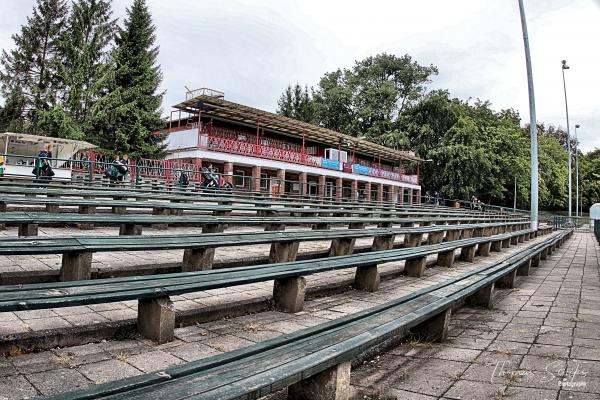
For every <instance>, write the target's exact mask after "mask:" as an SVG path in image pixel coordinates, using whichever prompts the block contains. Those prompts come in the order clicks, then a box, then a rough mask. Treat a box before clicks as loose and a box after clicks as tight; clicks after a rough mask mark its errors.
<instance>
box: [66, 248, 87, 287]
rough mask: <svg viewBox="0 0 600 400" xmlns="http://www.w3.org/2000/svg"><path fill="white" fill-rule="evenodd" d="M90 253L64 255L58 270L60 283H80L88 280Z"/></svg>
mask: <svg viewBox="0 0 600 400" xmlns="http://www.w3.org/2000/svg"><path fill="white" fill-rule="evenodd" d="M91 269H92V253H90V252H81V253H64V254H63V256H62V265H61V268H60V280H61V281H82V280H86V279H90V275H91Z"/></svg>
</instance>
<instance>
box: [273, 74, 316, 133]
mask: <svg viewBox="0 0 600 400" xmlns="http://www.w3.org/2000/svg"><path fill="white" fill-rule="evenodd" d="M277 113H278V114H279V115H283V116H285V117H288V118H294V119H297V120H299V121H304V122H310V123H315V122H316V111H315V104H314V101H313V98H312V96H311V94H310V92H309V91H308V86H304V89H302V86H300V84H298V83H296V86H294V87H293V88H292V86H291V85H288V87H287V88H286V89H285V92H283V93H282V94H281V96H280V97H279V100H278V101H277Z"/></svg>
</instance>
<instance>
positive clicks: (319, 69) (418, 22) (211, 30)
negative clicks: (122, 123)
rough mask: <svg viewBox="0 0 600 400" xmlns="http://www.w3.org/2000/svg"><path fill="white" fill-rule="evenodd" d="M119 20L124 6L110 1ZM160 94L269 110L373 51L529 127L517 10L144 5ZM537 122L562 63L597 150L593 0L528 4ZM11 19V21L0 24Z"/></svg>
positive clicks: (596, 9)
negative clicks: (156, 52)
mask: <svg viewBox="0 0 600 400" xmlns="http://www.w3.org/2000/svg"><path fill="white" fill-rule="evenodd" d="M2 3H3V14H4V16H5V18H3V22H2V25H1V26H0V47H2V48H7V47H10V46H12V42H11V40H10V35H11V34H12V33H14V32H16V31H18V29H19V27H20V25H21V24H22V23H24V22H25V19H26V17H27V15H28V14H29V13H30V12H31V8H32V7H33V4H34V2H33V1H32V0H30V1H23V0H3V1H2ZM113 4H114V9H115V15H116V16H117V17H123V16H124V15H125V8H126V7H127V6H128V5H129V4H130V0H114V3H113ZM148 4H149V6H150V8H151V11H152V14H153V18H154V22H155V24H156V26H157V37H158V41H159V44H160V49H161V53H160V63H161V66H162V70H163V73H164V82H163V88H164V89H165V90H166V91H167V93H166V96H165V100H164V105H163V107H164V111H165V113H168V111H169V110H170V106H171V105H173V104H176V103H178V102H179V101H181V100H182V99H184V97H185V95H184V93H185V89H184V85H187V86H189V87H202V86H207V87H211V88H214V89H217V90H222V91H224V92H225V96H226V98H228V99H230V100H233V101H237V102H240V103H244V104H248V105H251V106H254V107H258V108H262V109H266V110H270V111H274V110H275V108H276V105H277V99H278V97H279V95H280V93H281V92H282V91H283V89H284V88H285V86H287V84H288V83H292V84H293V83H296V82H299V83H301V84H302V83H307V84H309V85H316V83H317V82H318V79H319V77H320V76H322V75H323V73H325V72H326V71H331V70H334V69H336V68H338V67H349V66H351V65H352V64H353V63H354V61H355V60H358V59H361V58H364V57H366V56H369V55H372V54H377V53H379V52H384V51H385V52H388V53H394V54H399V55H401V54H404V53H409V54H411V55H412V56H413V57H414V58H416V59H417V60H418V61H419V62H421V63H423V64H429V63H433V64H435V65H437V66H438V68H439V70H440V74H439V76H438V77H436V78H435V80H434V82H433V83H432V88H447V89H449V90H450V92H451V93H452V95H454V96H457V97H460V98H464V99H466V98H469V97H472V98H481V99H489V100H490V101H491V102H492V103H493V105H494V107H495V108H498V109H500V108H507V107H514V108H516V109H518V110H519V112H520V114H521V116H522V118H523V121H524V122H526V121H528V120H529V112H528V95H527V77H526V72H525V62H524V53H523V39H522V36H521V26H520V20H519V13H518V7H517V3H516V1H509V2H505V1H502V2H492V1H481V0H455V1H444V0H422V1H419V2H410V3H409V2H404V1H402V2H389V1H383V0H371V1H369V2H365V1H348V0H347V1H342V0H329V1H323V0H319V1H317V0H304V1H299V0H297V1H293V0H287V1H281V0H245V1H242V0H234V1H227V2H223V1H218V0H203V1H201V2H199V1H194V0H170V1H164V0H148ZM525 7H526V13H527V20H528V28H529V36H530V41H531V49H532V63H533V73H534V83H535V91H536V106H537V118H538V121H540V122H545V123H552V124H555V125H558V124H560V125H562V126H564V125H565V124H566V118H565V116H564V98H563V92H562V77H561V71H560V60H562V59H567V60H568V61H569V64H570V65H571V69H570V70H569V71H567V89H568V96H569V106H570V108H569V111H570V117H571V121H572V126H573V125H574V124H575V123H579V124H581V126H582V127H581V129H580V130H579V131H578V134H579V136H580V141H581V147H582V148H583V149H584V150H586V151H587V150H592V149H593V148H594V147H600V133H599V132H600V113H599V112H598V111H599V110H598V108H599V107H598V101H597V100H596V96H597V95H596V91H595V90H594V89H595V88H598V87H600V74H598V73H597V71H598V70H599V69H600V52H598V51H596V50H595V49H597V47H598V45H597V40H598V38H599V37H600V24H598V23H597V21H598V20H599V17H600V0H528V1H526V2H525ZM6 16H8V18H6Z"/></svg>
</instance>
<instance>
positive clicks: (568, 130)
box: [562, 60, 573, 218]
mask: <svg viewBox="0 0 600 400" xmlns="http://www.w3.org/2000/svg"><path fill="white" fill-rule="evenodd" d="M565 69H569V66H568V65H567V60H562V78H563V89H564V91H565V112H566V114H567V151H568V153H569V218H571V210H572V205H571V193H572V189H571V185H572V183H571V177H572V175H573V174H572V172H571V133H570V129H569V126H570V125H569V105H568V103H567V84H566V83H565Z"/></svg>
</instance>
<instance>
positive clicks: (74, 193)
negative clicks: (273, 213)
mask: <svg viewBox="0 0 600 400" xmlns="http://www.w3.org/2000/svg"><path fill="white" fill-rule="evenodd" d="M104 189H109V188H104ZM2 192H3V194H11V195H15V194H16V195H26V196H48V197H87V198H112V199H117V200H122V199H134V200H147V199H153V200H163V201H172V202H178V201H183V202H186V201H187V202H190V201H200V202H209V203H217V204H223V203H225V204H254V205H257V206H269V207H270V206H287V207H305V206H313V207H315V206H318V207H319V208H323V207H325V208H331V207H337V208H343V209H375V210H394V209H399V208H400V209H402V210H423V209H434V207H431V206H422V205H410V206H407V205H398V204H385V205H384V204H377V203H375V204H364V203H357V202H351V201H347V202H325V201H316V202H308V201H298V200H294V199H279V198H271V199H269V198H263V197H256V196H234V195H223V194H213V193H209V194H203V193H193V192H182V193H179V192H153V191H150V192H148V191H138V190H134V189H130V190H98V189H97V188H93V187H87V188H85V189H73V188H70V187H69V188H57V187H48V188H45V187H43V188H33V187H27V186H25V187H23V186H4V187H2ZM435 209H437V210H439V212H444V213H448V214H457V213H459V214H463V215H477V214H480V212H477V211H473V210H459V209H458V210H457V209H454V208H448V207H436V208H435Z"/></svg>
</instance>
